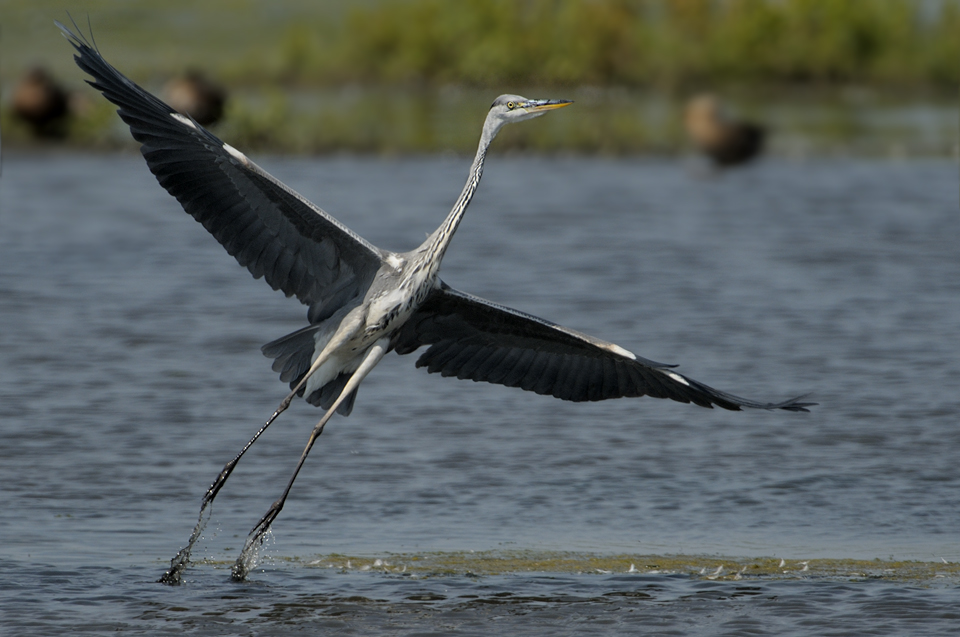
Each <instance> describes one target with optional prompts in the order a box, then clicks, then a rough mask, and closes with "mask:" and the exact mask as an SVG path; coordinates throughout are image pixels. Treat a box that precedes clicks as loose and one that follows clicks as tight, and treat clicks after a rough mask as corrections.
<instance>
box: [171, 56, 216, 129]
mask: <svg viewBox="0 0 960 637" xmlns="http://www.w3.org/2000/svg"><path fill="white" fill-rule="evenodd" d="M163 95H164V97H165V98H166V100H167V104H169V105H170V106H172V107H173V108H174V110H176V111H177V112H178V113H180V114H182V115H189V116H190V117H192V118H193V119H194V120H196V122H197V123H198V124H200V125H201V126H209V125H211V124H215V123H217V122H218V121H220V119H221V118H222V117H223V109H224V106H225V105H226V103H227V91H226V90H225V89H224V88H223V87H222V86H220V85H219V84H217V83H216V82H214V81H213V80H211V79H210V78H209V77H207V76H206V75H205V74H204V73H202V72H201V71H198V70H197V69H190V70H188V71H187V72H186V73H184V74H183V75H181V76H179V77H175V78H173V79H171V80H170V81H169V82H167V84H166V86H164V88H163Z"/></svg>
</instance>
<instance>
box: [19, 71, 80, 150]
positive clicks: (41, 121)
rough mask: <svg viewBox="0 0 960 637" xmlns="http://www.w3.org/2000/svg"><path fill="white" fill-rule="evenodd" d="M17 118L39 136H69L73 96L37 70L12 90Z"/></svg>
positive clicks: (43, 72)
mask: <svg viewBox="0 0 960 637" xmlns="http://www.w3.org/2000/svg"><path fill="white" fill-rule="evenodd" d="M12 102H13V103H12V109H13V114H14V116H16V117H17V119H19V120H21V121H22V122H24V123H26V124H27V125H28V126H29V127H30V131H31V132H32V133H33V134H34V136H36V137H44V138H61V137H64V136H65V135H66V132H67V130H66V124H67V120H68V118H69V115H70V96H69V95H68V94H67V91H66V90H65V89H64V88H63V87H61V86H60V84H58V83H57V81H56V80H55V79H54V78H53V76H52V75H51V74H50V72H49V71H47V70H46V69H44V68H42V67H39V66H38V67H34V68H32V69H30V70H29V71H28V72H27V73H26V75H24V76H23V77H22V78H21V79H20V81H19V82H18V83H17V85H16V87H15V88H14V89H13V100H12Z"/></svg>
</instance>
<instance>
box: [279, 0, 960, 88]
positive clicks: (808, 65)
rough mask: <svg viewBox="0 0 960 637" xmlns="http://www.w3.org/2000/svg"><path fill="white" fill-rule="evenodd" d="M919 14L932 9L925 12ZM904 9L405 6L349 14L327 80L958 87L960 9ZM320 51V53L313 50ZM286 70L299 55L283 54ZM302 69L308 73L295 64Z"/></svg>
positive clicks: (695, 0)
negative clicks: (287, 61) (346, 74)
mask: <svg viewBox="0 0 960 637" xmlns="http://www.w3.org/2000/svg"><path fill="white" fill-rule="evenodd" d="M928 6H930V5H928ZM922 7H923V5H922V4H920V3H917V2H911V1H908V0H780V1H771V0H672V1H669V2H665V1H663V0H519V1H518V0H461V1H459V2H446V1H444V0H410V1H407V2H386V3H384V4H382V5H377V6H375V7H369V8H366V9H362V10H356V11H354V12H352V13H351V14H350V15H349V17H348V19H347V21H346V26H345V29H344V30H343V32H342V34H341V36H340V37H339V38H338V41H337V42H335V43H333V44H332V49H333V52H334V55H333V56H329V55H317V56H316V57H317V58H318V59H319V58H324V59H337V60H338V61H339V62H340V65H339V71H338V70H335V69H329V68H322V67H317V69H316V70H317V71H319V74H320V75H321V76H324V77H326V78H327V79H328V81H329V80H339V79H343V75H340V73H343V71H344V70H347V69H348V70H349V74H350V77H360V78H362V79H364V80H367V81H375V82H402V83H405V82H431V83H463V84H469V85H475V86H500V85H503V84H511V83H513V84H517V83H519V84H534V85H541V86H555V85H564V86H568V85H583V84H590V85H600V86H609V85H626V86H640V85H661V86H678V85H691V84H692V85H699V84H701V83H703V82H714V83H716V82H791V83H793V82H858V83H862V82H881V83H934V84H950V85H951V86H955V85H956V84H957V83H958V82H960V8H958V5H957V3H956V2H943V3H941V4H940V6H939V7H938V8H936V9H935V10H930V11H928V13H927V14H924V13H923V12H922V10H921V9H922ZM317 53H318V54H321V53H323V52H322V51H321V50H319V49H318V50H317ZM292 57H295V59H297V60H304V59H309V57H310V56H308V55H305V54H304V55H300V56H292ZM304 68H307V65H304Z"/></svg>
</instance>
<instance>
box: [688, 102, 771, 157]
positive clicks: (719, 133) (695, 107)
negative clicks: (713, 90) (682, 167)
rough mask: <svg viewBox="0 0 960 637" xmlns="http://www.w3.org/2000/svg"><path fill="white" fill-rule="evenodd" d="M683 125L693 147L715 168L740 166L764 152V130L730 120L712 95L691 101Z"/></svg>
mask: <svg viewBox="0 0 960 637" xmlns="http://www.w3.org/2000/svg"><path fill="white" fill-rule="evenodd" d="M684 124H685V126H686V129H687V135H688V136H689V137H690V139H691V140H693V143H694V144H695V145H696V147H697V148H698V149H699V150H700V151H701V152H702V153H703V154H704V155H706V156H707V157H709V158H710V159H711V160H712V161H713V163H714V164H716V165H717V166H723V167H728V166H736V165H738V164H743V163H745V162H748V161H750V160H751V159H753V158H755V157H756V156H757V155H759V154H760V152H761V151H762V150H763V142H764V138H765V137H766V131H765V129H764V128H763V127H762V126H759V125H757V124H753V123H750V122H742V121H736V120H733V119H731V118H730V117H729V116H728V115H727V114H726V112H725V110H724V108H723V105H722V104H721V103H720V100H719V99H717V98H716V97H715V96H713V95H700V96H698V97H695V98H693V99H692V100H690V101H689V102H688V103H687V107H686V112H685V116H684Z"/></svg>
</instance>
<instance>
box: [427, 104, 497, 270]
mask: <svg viewBox="0 0 960 637" xmlns="http://www.w3.org/2000/svg"><path fill="white" fill-rule="evenodd" d="M499 130H500V126H499V125H498V124H497V123H496V122H495V121H493V120H492V119H491V118H489V117H488V118H487V120H486V121H485V122H484V123H483V132H482V133H481V135H480V144H479V145H478V146H477V155H476V157H474V158H473V164H472V165H471V166H470V174H469V175H468V176H467V183H465V184H464V185H463V190H462V191H461V192H460V196H459V197H457V201H456V203H455V204H453V208H452V209H451V210H450V214H448V215H447V218H446V219H444V220H443V223H441V224H440V227H439V228H437V229H436V230H434V232H433V234H431V235H430V236H429V237H427V240H426V241H424V242H423V245H421V246H420V251H425V252H426V253H427V254H426V259H425V260H426V262H427V263H430V264H432V265H433V268H434V269H437V268H439V267H440V261H441V260H442V259H443V255H444V253H445V252H446V251H447V246H449V245H450V240H451V239H453V234H454V233H455V232H456V231H457V227H458V226H459V225H460V220H461V219H463V213H464V212H466V210H467V206H469V205H470V200H471V199H473V194H474V193H475V192H476V191H477V186H478V185H479V184H480V177H481V176H482V175H483V160H484V159H485V158H486V156H487V148H489V147H490V142H492V141H493V138H494V137H496V136H497V132H498V131H499Z"/></svg>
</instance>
